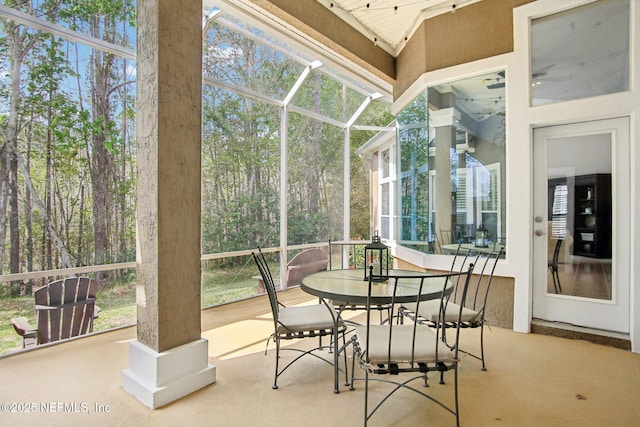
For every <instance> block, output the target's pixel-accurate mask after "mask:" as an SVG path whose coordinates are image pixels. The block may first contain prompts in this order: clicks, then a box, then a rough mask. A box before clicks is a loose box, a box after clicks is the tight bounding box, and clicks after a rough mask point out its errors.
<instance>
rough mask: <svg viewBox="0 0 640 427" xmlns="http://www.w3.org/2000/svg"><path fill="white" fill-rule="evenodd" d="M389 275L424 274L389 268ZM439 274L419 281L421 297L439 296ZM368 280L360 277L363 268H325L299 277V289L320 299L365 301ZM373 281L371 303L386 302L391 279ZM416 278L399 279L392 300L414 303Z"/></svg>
mask: <svg viewBox="0 0 640 427" xmlns="http://www.w3.org/2000/svg"><path fill="white" fill-rule="evenodd" d="M389 275H402V276H424V275H425V273H424V272H418V271H411V270H389ZM443 280H445V279H444V278H443V277H434V278H432V279H430V278H426V279H425V281H424V284H423V288H422V293H421V294H420V299H421V300H429V299H436V298H440V295H441V293H442V287H443ZM368 283H369V282H368V281H366V280H364V270H363V269H351V270H327V271H320V272H318V273H313V274H310V275H308V276H305V277H303V278H302V282H301V284H300V288H301V289H302V290H303V291H305V292H307V293H309V294H311V295H315V296H318V297H320V298H324V299H331V300H335V301H345V302H348V303H352V304H366V302H367V289H368ZM391 283H392V284H389V282H374V283H373V287H372V290H371V298H372V303H376V304H385V303H390V302H391V299H392V296H393V281H392V282H391ZM418 288H419V280H418V279H411V278H401V279H399V281H398V289H397V291H396V299H395V301H396V302H398V303H403V302H415V301H416V299H417V293H418Z"/></svg>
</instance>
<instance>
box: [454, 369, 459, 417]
mask: <svg viewBox="0 0 640 427" xmlns="http://www.w3.org/2000/svg"><path fill="white" fill-rule="evenodd" d="M453 369H454V373H453V378H454V379H453V381H454V383H453V393H454V395H455V406H456V414H455V415H456V427H460V406H459V403H458V362H456V363H455V366H454V368H453Z"/></svg>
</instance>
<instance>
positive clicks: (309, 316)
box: [252, 249, 347, 389]
mask: <svg viewBox="0 0 640 427" xmlns="http://www.w3.org/2000/svg"><path fill="white" fill-rule="evenodd" d="M252 255H253V258H254V260H255V262H256V265H257V266H258V270H260V275H261V276H262V280H263V281H264V285H265V288H266V290H267V294H268V296H269V303H270V305H271V313H272V314H273V325H274V332H273V334H271V336H270V337H269V339H268V340H267V347H268V345H269V341H271V339H273V341H274V342H275V343H276V366H275V375H274V379H273V386H272V388H273V389H277V388H278V378H279V377H280V375H282V373H283V372H284V371H285V370H287V369H288V368H289V367H290V366H291V365H292V364H293V363H295V362H296V361H297V360H299V359H300V358H301V357H303V356H305V355H312V356H315V357H316V358H318V359H320V360H322V361H324V362H326V363H328V364H330V365H332V366H333V361H329V360H327V359H325V358H324V357H322V356H320V355H318V354H316V353H315V352H317V351H321V350H325V349H326V350H328V352H331V351H332V349H333V345H332V344H331V342H330V343H329V344H327V345H323V344H322V337H325V336H328V337H332V338H333V339H338V338H339V336H340V335H342V341H343V346H344V343H345V331H346V327H345V325H344V322H342V320H339V321H338V329H337V331H334V325H335V317H334V316H337V315H338V314H337V313H333V314H332V313H331V312H330V311H329V308H328V307H327V306H326V305H325V304H322V303H319V304H315V305H305V306H296V307H287V306H285V305H284V304H282V303H281V302H280V301H278V295H277V292H276V286H275V283H274V280H273V276H272V275H271V271H270V269H269V266H268V264H267V261H266V259H265V257H264V254H263V253H262V251H261V250H260V249H258V252H252ZM304 338H318V346H316V347H314V348H312V349H310V350H303V349H299V348H294V347H289V346H287V347H283V346H282V345H281V341H285V340H299V339H304ZM329 341H331V340H329ZM284 350H288V351H295V352H298V353H300V354H299V355H297V356H296V357H295V358H294V359H293V360H290V361H288V362H287V364H286V365H285V366H284V367H282V368H280V359H281V355H280V353H281V352H282V351H284ZM266 354H267V351H266V350H265V355H266ZM336 360H337V359H336ZM344 363H345V377H346V364H347V356H346V352H345V355H344Z"/></svg>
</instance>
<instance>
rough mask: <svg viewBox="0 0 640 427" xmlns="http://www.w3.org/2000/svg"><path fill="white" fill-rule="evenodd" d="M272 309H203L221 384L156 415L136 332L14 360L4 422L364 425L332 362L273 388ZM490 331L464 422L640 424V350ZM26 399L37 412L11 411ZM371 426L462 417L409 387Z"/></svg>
mask: <svg viewBox="0 0 640 427" xmlns="http://www.w3.org/2000/svg"><path fill="white" fill-rule="evenodd" d="M282 298H283V301H285V302H286V303H287V304H297V303H315V302H317V300H314V299H313V298H311V297H309V296H308V295H306V294H304V293H303V292H302V291H300V290H299V289H292V290H289V291H287V292H285V293H284V294H283V296H282ZM268 310H269V306H268V302H267V300H266V297H260V298H254V299H252V300H247V301H242V302H238V303H233V304H228V305H225V306H220V307H216V308H214V309H208V310H205V311H203V316H202V325H203V333H202V334H203V336H204V337H205V338H207V339H208V340H209V356H210V363H212V364H213V365H215V366H216V368H217V382H216V383H215V384H213V385H210V386H208V387H205V388H203V389H201V390H199V391H196V392H194V393H192V394H190V395H189V396H186V397H184V398H182V399H180V400H178V401H175V402H173V403H171V404H169V405H166V406H164V407H162V408H159V409H156V410H151V409H148V408H147V407H145V406H144V405H142V404H141V403H140V402H138V401H137V400H136V399H135V398H134V397H132V396H131V395H129V394H128V393H127V392H125V391H124V390H123V389H122V387H121V385H120V381H121V380H120V373H121V371H122V370H123V369H126V368H127V367H128V366H127V364H128V355H129V354H128V352H129V350H128V343H129V342H130V341H131V340H134V339H135V338H136V333H135V328H133V327H131V328H126V329H120V330H116V331H112V332H107V333H101V334H95V335H93V336H89V337H85V338H82V339H76V340H72V341H69V342H66V343H63V344H58V345H52V346H48V347H40V348H37V349H36V350H33V351H26V352H20V353H18V354H14V355H12V356H9V357H4V358H2V359H0V381H1V383H2V388H1V390H0V403H2V411H1V412H0V425H2V426H39V427H44V426H70V425H73V426H75V425H83V426H85V425H92V426H136V427H143V426H205V425H206V426H225V427H228V426H260V427H262V426H305V427H314V426H323V427H324V426H354V425H362V424H363V418H362V417H363V415H362V412H363V398H364V390H363V384H361V383H359V384H357V385H356V387H357V389H356V390H355V391H349V390H348V389H347V388H346V387H343V389H342V391H341V393H339V394H334V393H333V380H332V368H331V367H330V366H329V365H327V364H325V363H322V362H321V361H318V360H315V359H314V358H303V359H302V360H300V361H298V362H297V364H295V365H293V367H291V368H290V369H289V370H288V371H287V372H286V373H285V374H284V375H283V376H282V377H281V378H280V380H279V385H280V388H279V389H278V390H272V389H271V384H272V381H273V366H274V353H273V350H274V346H273V344H271V345H270V347H269V354H268V355H267V356H265V355H264V349H265V342H266V338H267V337H268V336H269V334H270V332H271V330H272V328H273V326H272V325H273V324H272V321H271V318H270V314H269V313H268V312H267V311H268ZM350 315H351V314H350ZM477 332H478V331H475V330H466V331H464V335H463V338H462V340H463V341H464V343H465V346H466V347H467V348H471V349H474V348H477V347H478V335H477ZM485 332H486V337H485V338H486V351H487V368H488V371H486V372H482V371H481V370H480V364H479V362H478V361H477V360H475V359H472V358H470V357H465V358H463V360H462V366H461V369H460V383H459V384H460V408H461V409H460V411H461V425H462V426H463V427H482V426H509V427H513V426H545V427H554V426H556V427H571V426H576V427H578V426H579V427H583V426H630V427H631V426H638V425H640V404H638V402H640V355H638V354H634V353H631V352H629V351H625V350H621V349H616V348H612V347H606V346H602V345H598V344H593V343H589V342H586V341H579V340H570V339H566V338H558V337H552V336H545V335H537V334H522V333H516V332H513V331H510V330H506V329H501V328H495V327H494V328H491V329H489V330H486V331H485ZM375 387H378V385H376V386H375ZM430 390H431V391H432V392H433V393H435V394H436V395H438V396H442V397H444V399H450V398H452V396H453V394H452V384H451V382H449V383H447V384H446V385H439V384H438V383H437V380H436V378H435V375H434V376H433V377H432V381H431V388H430ZM7 404H13V405H9V406H7ZM25 404H28V405H29V406H31V408H35V410H34V411H32V412H24V411H23V412H22V413H17V412H10V410H12V409H16V410H17V407H18V406H19V405H22V406H23V409H24V407H25ZM31 404H35V406H34V405H31ZM54 409H55V411H54ZM370 425H373V426H453V425H455V420H454V417H453V416H452V415H451V414H449V413H447V412H445V411H444V410H443V409H442V408H440V407H438V406H436V405H435V404H433V403H431V402H429V401H427V400H426V399H424V398H421V397H419V396H414V395H413V394H412V393H405V392H401V393H399V394H397V395H396V396H395V397H393V398H392V399H391V400H389V401H388V402H387V403H386V404H385V406H383V407H382V409H381V410H380V411H379V412H378V413H377V414H376V415H375V416H374V418H373V420H372V421H371V423H370Z"/></svg>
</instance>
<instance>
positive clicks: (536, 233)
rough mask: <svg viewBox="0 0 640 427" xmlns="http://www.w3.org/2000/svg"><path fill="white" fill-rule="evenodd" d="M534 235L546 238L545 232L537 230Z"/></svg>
mask: <svg viewBox="0 0 640 427" xmlns="http://www.w3.org/2000/svg"><path fill="white" fill-rule="evenodd" d="M533 234H535V235H536V236H538V237H540V236H544V231H542V230H536V231H534V232H533Z"/></svg>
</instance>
